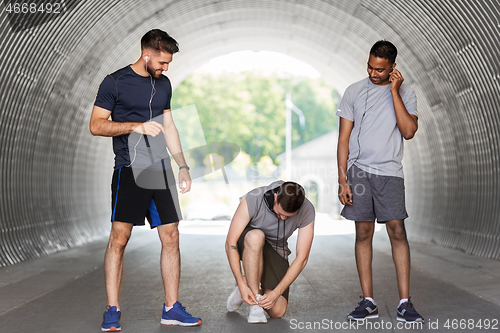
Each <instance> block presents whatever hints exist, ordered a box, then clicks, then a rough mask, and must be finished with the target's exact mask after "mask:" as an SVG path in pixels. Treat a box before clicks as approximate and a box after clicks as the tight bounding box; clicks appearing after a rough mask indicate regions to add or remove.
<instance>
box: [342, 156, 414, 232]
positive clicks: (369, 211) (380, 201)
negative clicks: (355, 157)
mask: <svg viewBox="0 0 500 333" xmlns="http://www.w3.org/2000/svg"><path fill="white" fill-rule="evenodd" d="M347 183H348V184H349V186H350V187H351V191H352V206H348V205H346V206H344V209H342V212H341V213H340V215H342V216H343V217H345V218H346V219H348V220H353V221H372V222H375V219H377V222H379V223H383V222H386V221H390V220H404V219H406V218H407V217H408V213H407V212H406V208H405V184H404V179H403V178H400V177H392V176H379V175H376V174H373V173H368V172H366V171H363V170H361V169H360V168H358V167H357V166H356V165H353V166H352V167H351V168H349V171H348V172H347Z"/></svg>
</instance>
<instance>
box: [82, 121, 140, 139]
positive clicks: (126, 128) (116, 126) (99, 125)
mask: <svg viewBox="0 0 500 333" xmlns="http://www.w3.org/2000/svg"><path fill="white" fill-rule="evenodd" d="M138 126H141V123H132V122H125V123H119V122H116V121H112V120H107V119H96V120H94V121H92V122H91V124H90V132H91V133H92V135H99V136H120V135H125V134H130V133H132V132H133V131H134V129H135V128H137V127H138Z"/></svg>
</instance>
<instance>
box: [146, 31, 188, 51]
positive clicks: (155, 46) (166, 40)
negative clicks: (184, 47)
mask: <svg viewBox="0 0 500 333" xmlns="http://www.w3.org/2000/svg"><path fill="white" fill-rule="evenodd" d="M145 49H152V50H155V51H157V52H167V53H170V54H174V53H176V52H179V43H177V41H176V40H175V39H173V38H172V37H170V35H169V34H167V33H166V32H165V31H163V30H160V29H153V30H150V31H148V32H147V33H146V34H145V35H144V36H142V38H141V50H145Z"/></svg>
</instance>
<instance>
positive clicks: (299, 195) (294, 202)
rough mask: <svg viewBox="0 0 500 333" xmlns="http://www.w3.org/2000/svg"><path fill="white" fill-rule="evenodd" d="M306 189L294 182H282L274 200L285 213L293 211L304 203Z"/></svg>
mask: <svg viewBox="0 0 500 333" xmlns="http://www.w3.org/2000/svg"><path fill="white" fill-rule="evenodd" d="M305 197H306V191H304V188H303V187H302V186H300V185H299V184H297V183H294V182H284V183H283V184H281V186H280V187H279V190H278V196H277V197H276V202H277V203H278V204H280V206H281V208H283V210H284V211H285V212H287V213H295V212H296V211H298V210H299V209H300V207H301V206H302V204H303V203H304V200H305Z"/></svg>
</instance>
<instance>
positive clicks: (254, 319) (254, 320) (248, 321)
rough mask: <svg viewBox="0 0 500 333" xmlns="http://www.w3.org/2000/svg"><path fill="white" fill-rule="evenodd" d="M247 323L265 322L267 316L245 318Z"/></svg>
mask: <svg viewBox="0 0 500 333" xmlns="http://www.w3.org/2000/svg"><path fill="white" fill-rule="evenodd" d="M247 323H249V324H265V323H267V318H265V317H264V318H251V319H250V318H247Z"/></svg>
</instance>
